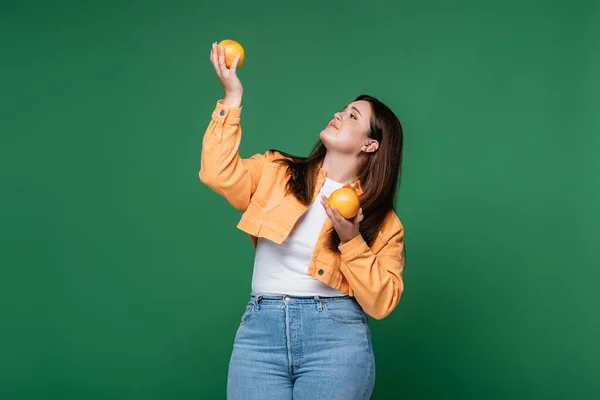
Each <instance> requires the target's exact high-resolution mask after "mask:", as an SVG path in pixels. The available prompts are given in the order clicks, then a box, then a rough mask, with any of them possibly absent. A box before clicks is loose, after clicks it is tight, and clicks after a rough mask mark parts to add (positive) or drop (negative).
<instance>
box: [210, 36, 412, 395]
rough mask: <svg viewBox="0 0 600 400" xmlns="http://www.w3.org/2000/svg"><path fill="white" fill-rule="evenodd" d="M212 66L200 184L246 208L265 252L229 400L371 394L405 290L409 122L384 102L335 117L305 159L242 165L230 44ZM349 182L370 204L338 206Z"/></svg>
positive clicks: (365, 99) (276, 154)
mask: <svg viewBox="0 0 600 400" xmlns="http://www.w3.org/2000/svg"><path fill="white" fill-rule="evenodd" d="M210 59H211V62H212V64H213V66H214V68H215V72H216V74H217V77H218V78H219V80H220V82H221V84H222V85H223V88H224V91H225V96H224V98H223V99H222V100H219V101H217V104H216V108H215V110H214V111H213V113H212V118H211V120H210V123H209V125H208V128H207V130H206V132H205V134H204V138H203V142H202V154H201V162H200V172H199V177H200V180H201V181H202V182H203V183H204V184H206V185H208V186H209V187H210V188H212V189H213V190H214V191H215V192H217V193H219V194H220V195H222V196H223V197H224V198H225V199H227V201H229V203H231V205H233V206H234V207H235V208H237V209H238V210H240V211H241V212H242V217H241V219H240V221H239V224H238V228H239V229H241V230H243V231H244V232H246V233H248V235H249V236H250V238H251V239H252V242H253V244H254V247H255V249H256V256H255V261H254V273H253V278H252V292H251V294H250V300H249V302H248V304H247V306H246V310H245V312H244V313H243V316H242V318H241V322H240V327H239V329H238V331H237V334H236V337H235V340H234V345H233V352H232V355H231V359H230V364H229V375H228V381H227V398H228V399H234V400H237V399H243V400H251V399H277V400H284V399H292V398H293V399H294V400H302V399H311V400H313V399H344V400H352V399H368V398H370V396H371V393H372V390H373V386H374V381H375V360H374V356H373V349H372V345H371V333H370V329H369V319H368V316H371V317H373V318H376V319H382V318H384V317H386V316H387V315H388V314H389V313H391V312H392V310H394V308H395V307H396V306H397V305H398V302H399V301H400V296H401V294H402V291H403V287H404V286H403V281H402V271H403V269H404V230H403V227H402V223H401V222H400V219H399V218H398V216H397V215H396V212H395V210H394V198H395V195H396V187H397V184H398V177H399V174H400V167H401V160H402V143H403V136H402V126H401V124H400V121H399V120H398V118H396V116H395V115H394V113H393V112H392V111H390V110H389V108H388V107H386V106H385V105H384V104H382V103H381V102H380V101H378V100H377V99H375V98H373V97H370V96H366V95H363V96H360V97H358V98H356V99H355V100H354V101H353V102H351V103H350V104H348V105H347V106H346V107H345V108H344V109H343V111H340V112H337V113H335V115H334V117H333V119H332V120H331V122H330V123H329V124H328V125H327V127H325V129H323V130H322V131H321V133H320V137H319V140H318V141H317V144H316V146H315V148H314V149H313V151H312V152H311V154H310V155H309V156H308V157H297V156H292V155H290V154H288V153H285V152H282V151H277V150H269V151H267V152H265V153H264V154H255V155H253V156H252V157H249V158H241V157H240V155H239V144H240V141H241V134H242V130H241V128H240V115H241V103H242V93H243V88H242V84H241V82H240V80H239V79H238V77H237V75H236V65H237V61H238V59H236V60H235V61H234V63H233V64H232V65H231V68H227V67H226V66H225V62H224V53H223V49H222V48H221V49H217V47H216V44H213V47H212V50H211V53H210ZM343 186H351V187H352V188H354V189H355V190H356V192H357V193H358V195H359V198H360V203H361V209H360V210H359V212H358V214H357V215H356V216H355V217H353V218H351V219H345V218H344V217H342V216H341V215H340V214H339V212H338V211H337V210H336V209H334V208H331V207H329V205H328V202H327V198H328V196H329V195H330V194H331V192H332V191H334V190H336V189H338V188H340V187H343Z"/></svg>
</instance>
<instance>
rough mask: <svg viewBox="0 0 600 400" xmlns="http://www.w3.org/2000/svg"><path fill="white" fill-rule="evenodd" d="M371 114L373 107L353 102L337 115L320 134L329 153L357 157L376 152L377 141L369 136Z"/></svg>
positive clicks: (360, 102) (364, 102)
mask: <svg viewBox="0 0 600 400" xmlns="http://www.w3.org/2000/svg"><path fill="white" fill-rule="evenodd" d="M371 114H372V111H371V105H370V104H369V103H368V102H367V101H364V100H359V101H355V102H352V103H350V104H348V105H347V106H346V107H345V108H344V110H342V111H341V112H337V113H335V114H334V118H333V119H332V120H331V122H330V123H329V125H327V127H326V128H325V129H323V130H322V131H321V134H320V138H321V141H322V142H323V144H324V145H325V147H326V148H327V151H328V152H336V153H341V154H344V155H351V154H354V155H356V156H358V155H360V153H361V152H363V151H365V152H371V151H375V150H376V149H377V145H378V144H377V141H375V140H373V139H370V138H369V137H368V136H367V135H368V134H369V132H370V130H371V123H370V121H371V116H372V115H371ZM373 142H374V143H373Z"/></svg>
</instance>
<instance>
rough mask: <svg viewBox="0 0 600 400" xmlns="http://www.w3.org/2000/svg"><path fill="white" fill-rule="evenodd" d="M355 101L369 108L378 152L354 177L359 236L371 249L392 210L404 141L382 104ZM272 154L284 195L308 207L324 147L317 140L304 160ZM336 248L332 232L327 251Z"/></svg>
mask: <svg viewBox="0 0 600 400" xmlns="http://www.w3.org/2000/svg"><path fill="white" fill-rule="evenodd" d="M359 100H364V101H367V102H369V104H370V105H371V111H372V115H373V116H372V118H371V121H370V126H371V131H370V132H369V134H368V137H370V138H372V139H375V140H377V141H378V142H379V148H378V149H377V150H376V151H375V152H373V153H368V158H367V161H366V162H365V163H364V164H363V167H362V168H361V172H360V174H359V176H358V179H359V180H360V185H361V188H362V190H363V193H362V195H361V196H360V203H361V207H362V209H363V214H364V219H363V220H362V222H361V223H360V233H361V235H362V237H363V238H364V240H365V242H366V243H368V244H369V245H371V244H372V243H373V241H374V239H375V238H376V237H377V232H378V231H379V228H380V227H381V224H382V223H383V221H384V219H385V218H386V216H387V215H388V213H389V212H390V211H392V210H394V209H395V199H396V190H397V187H398V186H399V183H400V176H401V168H402V148H403V142H404V137H403V130H402V124H401V123H400V121H399V120H398V118H397V117H396V115H395V114H394V113H393V112H392V111H391V110H390V109H389V108H388V107H387V106H386V105H385V104H383V103H382V102H381V101H379V100H378V99H376V98H375V97H372V96H369V95H366V94H363V95H360V96H358V97H356V98H355V99H354V101H359ZM273 150H274V149H273ZM274 151H277V152H279V153H280V154H281V155H282V156H284V158H282V159H278V160H277V162H280V163H283V164H285V165H287V167H288V169H287V172H288V182H287V190H288V193H292V194H293V195H294V196H296V198H297V199H298V200H299V201H300V202H301V203H302V204H304V205H306V206H308V205H309V204H310V203H311V202H312V201H313V200H314V199H313V194H314V190H315V185H316V177H317V174H318V171H319V169H320V167H321V165H322V163H323V159H324V158H325V154H326V153H327V149H326V148H325V145H324V144H323V142H322V141H321V140H320V139H319V140H318V141H317V143H316V144H315V145H314V147H313V149H312V151H311V152H310V154H309V155H308V156H306V157H300V156H294V155H291V154H289V153H285V152H282V151H281V150H274ZM339 244H340V238H339V236H338V234H337V232H336V231H335V229H332V233H331V235H330V241H329V248H330V249H331V250H332V251H334V252H339V250H338V245H339Z"/></svg>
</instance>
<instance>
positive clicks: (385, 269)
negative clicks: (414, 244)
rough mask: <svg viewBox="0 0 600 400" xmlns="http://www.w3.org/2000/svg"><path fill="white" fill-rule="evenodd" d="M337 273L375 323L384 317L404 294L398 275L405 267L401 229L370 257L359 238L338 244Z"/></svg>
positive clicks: (367, 249) (368, 248) (361, 238)
mask: <svg viewBox="0 0 600 400" xmlns="http://www.w3.org/2000/svg"><path fill="white" fill-rule="evenodd" d="M339 249H340V252H341V265H340V271H341V272H342V274H343V275H344V276H345V277H346V279H347V280H348V283H349V284H350V287H351V288H352V290H353V293H354V297H355V298H356V301H358V303H359V304H360V305H361V306H362V307H363V309H364V310H365V312H366V313H367V314H369V315H371V316H372V317H373V318H375V319H383V318H385V317H386V316H388V315H389V314H390V313H391V312H392V311H393V310H394V308H396V306H397V305H398V303H399V302H400V296H401V295H402V292H403V290H404V282H403V280H402V272H403V270H404V265H405V256H404V255H405V252H404V229H403V228H402V225H401V224H400V227H399V228H398V229H396V231H395V232H394V234H393V235H392V237H391V238H390V239H389V240H388V242H387V243H386V244H385V245H384V246H383V247H382V248H381V250H380V251H379V252H378V253H377V254H374V253H373V252H372V251H371V248H370V247H369V245H368V244H367V243H366V242H365V240H364V239H363V237H362V236H361V235H360V234H359V235H358V236H356V237H355V238H354V239H352V240H350V241H348V242H346V243H343V244H340V245H339Z"/></svg>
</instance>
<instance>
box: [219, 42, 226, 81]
mask: <svg viewBox="0 0 600 400" xmlns="http://www.w3.org/2000/svg"><path fill="white" fill-rule="evenodd" d="M219 69H220V70H221V75H223V74H225V72H227V67H226V66H225V48H224V47H223V46H219Z"/></svg>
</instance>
